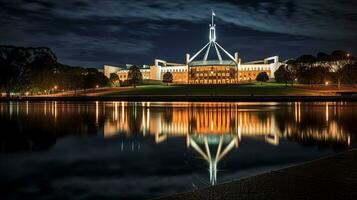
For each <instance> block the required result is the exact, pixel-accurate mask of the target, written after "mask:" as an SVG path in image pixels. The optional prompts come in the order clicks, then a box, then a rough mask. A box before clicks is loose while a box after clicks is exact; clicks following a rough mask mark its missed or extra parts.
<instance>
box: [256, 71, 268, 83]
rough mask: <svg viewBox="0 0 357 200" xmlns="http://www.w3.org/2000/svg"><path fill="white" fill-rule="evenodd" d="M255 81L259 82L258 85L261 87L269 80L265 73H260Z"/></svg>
mask: <svg viewBox="0 0 357 200" xmlns="http://www.w3.org/2000/svg"><path fill="white" fill-rule="evenodd" d="M255 80H256V81H260V84H261V85H263V82H267V81H268V80H269V76H268V74H267V73H266V72H260V73H259V74H258V75H257V77H256V78H255Z"/></svg>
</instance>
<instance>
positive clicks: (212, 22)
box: [212, 9, 213, 26]
mask: <svg viewBox="0 0 357 200" xmlns="http://www.w3.org/2000/svg"><path fill="white" fill-rule="evenodd" d="M212 26H213V9H212Z"/></svg>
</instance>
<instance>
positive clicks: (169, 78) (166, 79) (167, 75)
mask: <svg viewBox="0 0 357 200" xmlns="http://www.w3.org/2000/svg"><path fill="white" fill-rule="evenodd" d="M172 81H173V77H172V74H171V72H166V73H165V74H164V76H163V79H162V82H164V83H166V84H167V85H168V84H169V83H172Z"/></svg>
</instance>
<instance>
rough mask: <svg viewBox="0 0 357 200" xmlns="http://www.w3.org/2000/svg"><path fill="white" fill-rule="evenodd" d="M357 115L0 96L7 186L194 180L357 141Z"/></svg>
mask: <svg viewBox="0 0 357 200" xmlns="http://www.w3.org/2000/svg"><path fill="white" fill-rule="evenodd" d="M356 117H357V103H344V102H315V103H314V102H309V103H308V102H306V103H302V102H301V103H300V102H293V103H274V102H264V103H188V102H186V103H184V102H173V103H164V102H101V101H99V102H98V101H97V102H63V101H47V102H26V101H21V102H16V101H13V102H2V103H0V124H1V133H0V176H1V179H0V184H1V187H2V191H3V192H2V196H3V197H5V199H74V198H75V199H98V198H115V199H148V198H154V197H159V196H162V195H170V194H174V193H177V192H185V191H190V190H195V189H197V188H201V187H207V186H210V185H214V184H219V183H224V182H228V181H232V180H237V179H240V178H244V177H248V176H252V175H257V174H261V173H264V172H267V171H271V170H276V169H280V168H284V167H287V166H291V165H294V164H297V163H302V162H304V161H309V160H313V159H317V158H321V157H324V156H328V155H332V154H335V153H337V152H339V151H344V150H347V149H350V148H353V147H355V146H356V136H357V134H356V133H357V122H356ZM4 191H5V192H4Z"/></svg>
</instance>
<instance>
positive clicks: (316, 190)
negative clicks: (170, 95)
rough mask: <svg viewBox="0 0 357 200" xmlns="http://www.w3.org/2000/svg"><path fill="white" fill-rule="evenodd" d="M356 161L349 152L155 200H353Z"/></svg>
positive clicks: (354, 151)
mask: <svg viewBox="0 0 357 200" xmlns="http://www.w3.org/2000/svg"><path fill="white" fill-rule="evenodd" d="M356 161H357V149H350V150H347V151H343V152H340V153H336V154H333V155H329V156H326V157H322V158H318V159H315V160H312V161H306V162H303V163H300V164H295V165H292V166H290V167H286V168H282V169H278V170H272V171H270V172H266V173H262V174H258V175H255V176H251V177H246V178H242V179H239V180H235V181H230V182H226V183H222V184H218V185H214V186H209V187H205V188H201V189H197V190H193V191H189V192H183V193H177V194H173V195H168V196H162V197H158V198H154V199H155V200H196V199H210V200H216V199H217V200H219V199H355V198H356V197H357V186H356V183H357V162H356ZM154 199H153V200H154Z"/></svg>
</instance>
